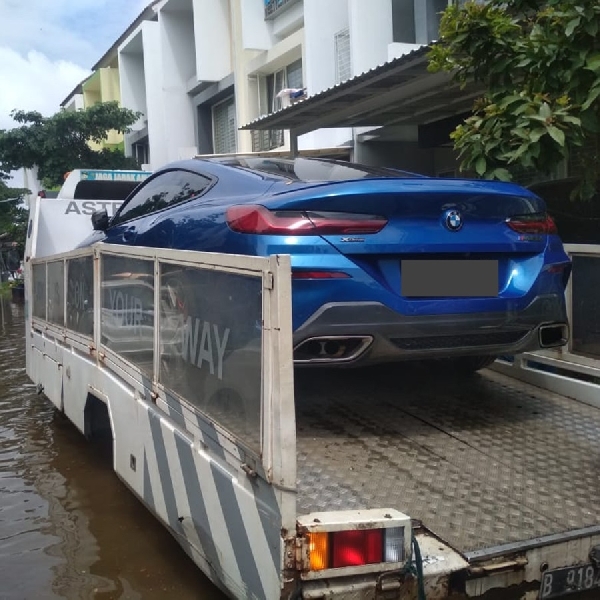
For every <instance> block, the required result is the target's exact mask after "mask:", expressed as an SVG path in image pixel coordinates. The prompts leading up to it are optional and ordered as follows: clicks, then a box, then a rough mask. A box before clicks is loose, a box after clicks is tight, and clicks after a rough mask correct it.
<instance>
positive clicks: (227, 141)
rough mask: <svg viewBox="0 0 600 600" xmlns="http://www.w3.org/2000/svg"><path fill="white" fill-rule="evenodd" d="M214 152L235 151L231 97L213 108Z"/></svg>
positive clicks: (233, 105)
mask: <svg viewBox="0 0 600 600" xmlns="http://www.w3.org/2000/svg"><path fill="white" fill-rule="evenodd" d="M213 128H214V144H213V145H214V152H215V154H230V153H233V152H235V151H236V146H237V144H236V129H235V101H234V99H233V98H231V99H230V100H227V101H225V102H222V103H221V104H217V105H216V106H215V107H214V108H213Z"/></svg>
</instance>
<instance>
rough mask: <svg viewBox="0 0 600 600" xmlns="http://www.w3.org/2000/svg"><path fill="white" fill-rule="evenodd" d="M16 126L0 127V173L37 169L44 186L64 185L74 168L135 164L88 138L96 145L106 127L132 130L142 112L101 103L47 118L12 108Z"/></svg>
mask: <svg viewBox="0 0 600 600" xmlns="http://www.w3.org/2000/svg"><path fill="white" fill-rule="evenodd" d="M11 116H12V118H13V119H14V120H15V121H16V122H17V123H19V125H18V126H17V127H15V128H14V129H10V130H8V131H6V130H0V171H4V172H5V173H7V172H10V171H13V170H17V169H21V168H33V167H34V166H37V167H38V176H39V178H40V180H41V181H43V182H44V185H46V186H48V187H54V186H59V185H62V183H63V182H64V174H65V173H66V172H68V171H72V170H73V169H78V168H79V169H82V168H92V169H127V168H139V165H138V164H137V163H136V162H135V160H133V159H131V158H126V157H125V156H124V155H123V152H121V151H120V150H112V149H108V148H103V149H101V150H94V149H92V148H91V147H90V145H89V143H88V142H90V141H91V142H97V143H100V142H102V141H103V140H105V139H106V136H107V134H108V132H109V131H111V130H114V131H117V132H120V133H127V132H128V131H130V127H131V125H133V123H135V121H136V120H137V119H138V118H139V116H140V114H139V113H136V112H134V111H131V110H129V109H125V108H120V107H119V105H118V103H117V102H103V103H98V104H94V105H93V106H91V107H89V108H87V109H85V110H79V111H66V110H63V111H60V112H58V113H56V114H55V115H53V116H51V117H47V118H45V117H43V116H42V115H41V114H40V113H38V112H35V111H33V112H25V111H22V110H15V111H13V112H12V113H11Z"/></svg>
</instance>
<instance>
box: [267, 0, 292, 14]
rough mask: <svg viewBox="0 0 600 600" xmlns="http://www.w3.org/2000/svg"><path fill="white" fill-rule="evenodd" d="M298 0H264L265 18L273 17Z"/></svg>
mask: <svg viewBox="0 0 600 600" xmlns="http://www.w3.org/2000/svg"><path fill="white" fill-rule="evenodd" d="M298 2H300V0H265V19H274V18H275V17H276V16H277V15H278V14H280V13H282V12H284V11H285V10H287V9H288V8H290V7H291V6H293V5H294V4H298Z"/></svg>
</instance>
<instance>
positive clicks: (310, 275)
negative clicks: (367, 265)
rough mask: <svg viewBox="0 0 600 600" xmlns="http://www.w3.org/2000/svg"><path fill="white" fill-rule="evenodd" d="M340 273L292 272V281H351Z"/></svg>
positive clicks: (345, 274)
mask: <svg viewBox="0 0 600 600" xmlns="http://www.w3.org/2000/svg"><path fill="white" fill-rule="evenodd" d="M349 278H350V275H348V274H347V273H342V272H340V271H292V279H349Z"/></svg>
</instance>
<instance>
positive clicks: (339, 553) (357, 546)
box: [331, 529, 383, 569]
mask: <svg viewBox="0 0 600 600" xmlns="http://www.w3.org/2000/svg"><path fill="white" fill-rule="evenodd" d="M331 537H332V551H331V552H332V565H331V566H332V567H333V568H334V569H336V568H339V567H356V566H360V565H371V564H375V563H380V562H383V530H382V529H369V530H360V529H358V530H355V531H337V532H335V533H333V534H332V536H331Z"/></svg>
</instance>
